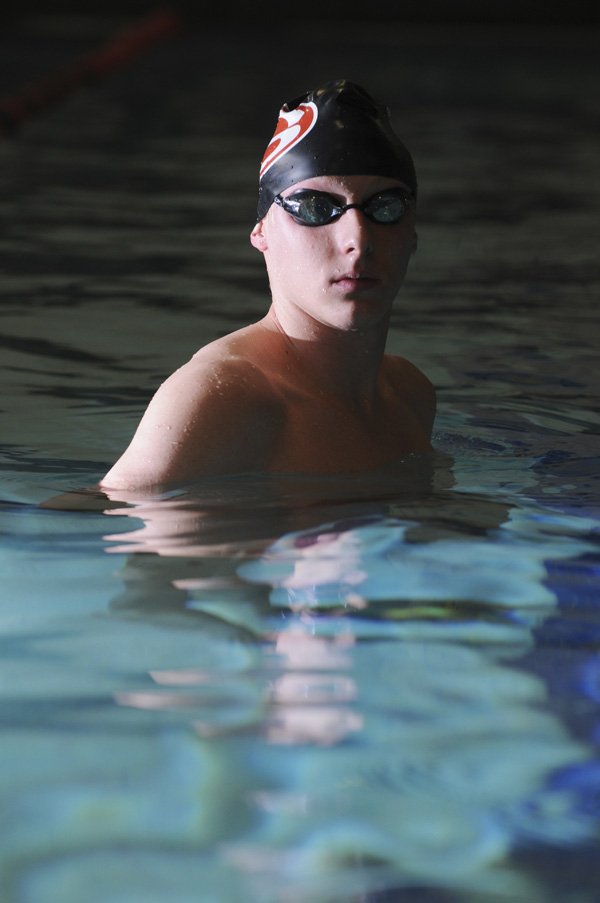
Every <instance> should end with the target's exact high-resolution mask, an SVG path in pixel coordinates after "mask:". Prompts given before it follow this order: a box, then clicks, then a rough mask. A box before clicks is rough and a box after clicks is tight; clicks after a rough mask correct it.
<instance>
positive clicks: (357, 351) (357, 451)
mask: <svg viewBox="0 0 600 903" xmlns="http://www.w3.org/2000/svg"><path fill="white" fill-rule="evenodd" d="M416 192H417V182H416V176H415V170H414V166H413V161H412V158H411V156H410V154H409V152H408V150H407V149H406V148H405V147H404V145H403V144H402V143H401V142H400V140H399V139H398V138H397V137H396V135H395V134H394V132H393V131H392V127H391V124H390V120H389V114H388V111H387V109H386V108H385V107H383V106H381V105H380V104H378V103H376V102H375V101H374V100H373V99H372V98H371V97H370V96H369V95H368V94H367V93H366V92H365V91H364V90H363V89H362V88H360V87H359V86H358V85H356V84H353V83H351V82H348V81H346V80H337V81H333V82H328V83H327V84H325V85H323V86H322V87H319V88H317V89H315V90H314V91H311V92H309V93H308V94H306V95H305V96H302V97H300V98H297V99H296V100H294V101H292V102H290V103H286V104H284V106H283V107H282V109H281V111H280V114H279V119H278V122H277V126H276V129H275V133H274V135H273V137H272V139H271V141H270V143H269V145H268V147H267V149H266V152H265V155H264V158H263V161H262V166H261V171H260V180H259V202H258V217H257V222H256V225H255V226H254V228H253V229H252V232H251V235H250V241H251V243H252V245H253V246H254V248H256V250H257V251H259V252H260V253H261V254H262V255H263V257H264V261H265V265H266V269H267V274H268V278H269V286H270V292H271V304H270V307H269V309H268V312H267V314H266V316H265V317H264V318H263V319H261V320H259V321H257V322H256V323H253V324H251V325H249V326H246V327H244V328H242V329H240V330H238V331H236V332H233V333H231V334H230V335H227V336H225V337H223V338H220V339H218V340H216V341H214V342H212V343H210V344H209V345H206V346H205V347H203V348H201V349H200V350H199V351H198V352H197V353H196V354H195V355H194V356H193V358H192V359H191V360H190V361H189V362H188V363H186V364H184V365H183V366H182V367H181V368H180V369H179V370H177V371H176V372H175V373H174V374H172V375H171V376H170V377H169V378H168V379H167V380H166V381H165V382H164V383H163V384H162V385H161V386H160V388H159V389H158V391H157V392H156V394H155V396H154V398H153V399H152V400H151V402H150V404H149V406H148V408H147V410H146V412H145V414H144V416H143V418H142V420H141V422H140V424H139V426H138V428H137V431H136V433H135V435H134V437H133V439H132V441H131V444H130V445H129V447H128V448H127V449H126V451H125V452H124V453H123V455H122V456H121V457H120V458H119V460H118V461H117V462H116V464H115V465H114V466H113V467H112V468H111V470H109V472H108V473H107V474H106V476H105V477H104V478H103V479H102V481H101V483H100V486H101V488H102V489H103V490H106V491H111V490H139V489H148V490H150V489H156V488H160V487H170V486H176V485H185V484H189V483H191V482H193V481H195V480H197V479H199V478H200V477H202V476H205V475H218V474H235V473H245V472H246V473H248V472H262V473H292V472H296V473H298V472H303V473H318V474H334V473H337V474H339V473H351V472H360V471H372V470H376V469H379V468H384V467H386V466H388V465H391V464H393V462H395V461H397V460H399V459H401V458H402V457H404V456H406V455H409V454H414V453H417V454H425V453H428V452H430V451H431V444H430V438H431V431H432V425H433V419H434V415H435V392H434V389H433V387H432V385H431V383H430V381H429V380H428V379H427V377H426V376H424V374H423V373H421V372H420V371H419V370H418V369H417V367H415V366H414V365H413V364H411V363H410V362H409V361H407V360H405V359H404V358H402V357H397V356H392V355H390V354H386V353H385V344H386V338H387V333H388V328H389V322H390V315H391V311H392V304H393V302H394V299H395V297H396V295H397V293H398V290H399V289H400V286H401V285H402V282H403V279H404V276H405V273H406V270H407V267H408V263H409V260H410V258H411V255H412V254H413V253H414V252H415V250H416V247H417V233H416V229H415V206H416Z"/></svg>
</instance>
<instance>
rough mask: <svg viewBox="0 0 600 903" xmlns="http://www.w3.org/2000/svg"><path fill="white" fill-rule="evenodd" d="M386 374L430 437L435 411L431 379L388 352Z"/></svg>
mask: <svg viewBox="0 0 600 903" xmlns="http://www.w3.org/2000/svg"><path fill="white" fill-rule="evenodd" d="M385 368H386V374H387V377H388V379H389V380H390V383H391V385H392V387H393V390H394V391H395V392H396V393H397V394H398V397H399V398H400V399H401V400H402V401H403V402H404V403H405V404H407V405H408V406H409V407H410V409H411V410H412V411H413V413H414V414H415V416H416V417H417V419H418V420H419V421H420V422H421V424H422V425H423V428H424V429H425V431H426V432H427V436H428V437H431V432H432V429H433V422H434V420H435V412H436V394H435V388H434V386H433V383H432V382H431V380H430V379H429V378H428V377H427V376H426V375H425V374H424V373H423V372H422V370H419V368H418V367H416V366H415V365H414V364H413V363H411V362H410V361H409V360H407V359H406V358H404V357H399V356H396V355H391V354H388V355H386V357H385Z"/></svg>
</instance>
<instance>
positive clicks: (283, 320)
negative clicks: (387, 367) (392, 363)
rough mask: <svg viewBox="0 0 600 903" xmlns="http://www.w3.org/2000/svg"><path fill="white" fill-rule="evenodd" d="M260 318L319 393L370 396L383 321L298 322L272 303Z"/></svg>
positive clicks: (382, 341) (382, 345)
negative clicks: (346, 325) (343, 326)
mask: <svg viewBox="0 0 600 903" xmlns="http://www.w3.org/2000/svg"><path fill="white" fill-rule="evenodd" d="M262 322H263V325H264V326H265V328H267V329H269V330H271V331H275V332H278V333H279V334H280V335H281V336H282V338H283V341H284V346H285V352H284V353H285V354H286V356H287V357H288V359H291V363H292V365H293V366H296V367H297V368H298V369H299V370H301V372H302V374H303V377H304V380H305V381H306V382H309V383H310V385H311V386H312V387H314V388H315V389H316V390H318V391H319V393H320V394H323V395H335V396H337V397H339V398H340V399H343V400H346V401H354V402H356V403H361V402H362V403H364V402H365V401H367V402H368V401H370V400H372V399H373V397H374V394H375V391H376V387H377V379H378V375H379V371H380V367H381V362H382V360H383V355H384V350H385V343H386V338H387V332H388V324H387V322H386V323H385V324H378V325H377V326H370V327H368V328H364V329H353V330H339V329H335V328H333V327H331V326H328V325H326V324H323V323H320V322H319V321H318V320H315V319H313V318H312V317H307V318H305V319H304V320H303V321H302V322H301V323H298V322H297V320H296V319H295V318H291V317H288V316H286V313H285V311H281V310H278V309H277V306H276V305H275V304H272V305H271V308H270V309H269V312H268V313H267V315H266V317H265V318H264V320H263V321H262Z"/></svg>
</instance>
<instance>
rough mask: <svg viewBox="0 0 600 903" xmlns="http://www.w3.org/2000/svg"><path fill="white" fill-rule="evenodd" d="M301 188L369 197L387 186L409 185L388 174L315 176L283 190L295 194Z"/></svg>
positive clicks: (284, 193)
mask: <svg viewBox="0 0 600 903" xmlns="http://www.w3.org/2000/svg"><path fill="white" fill-rule="evenodd" d="M301 188H313V189H315V190H316V191H327V192H328V193H330V194H336V195H341V196H342V197H354V196H360V197H368V196H369V195H371V194H376V193H377V192H378V191H384V190H385V189H386V188H406V189H407V190H408V191H410V189H409V188H408V185H406V184H405V183H404V182H401V181H400V180H399V179H391V178H389V177H388V176H371V175H356V176H314V177H313V178H312V179H304V180H303V181H301V182H296V183H295V184H294V185H292V186H291V188H288V189H286V191H284V192H282V194H283V195H288V194H293V193H294V192H295V191H299V190H300V189H301Z"/></svg>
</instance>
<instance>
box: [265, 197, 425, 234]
mask: <svg viewBox="0 0 600 903" xmlns="http://www.w3.org/2000/svg"><path fill="white" fill-rule="evenodd" d="M274 201H275V203H276V204H279V206H280V207H283V209H284V210H285V212H286V213H289V215H290V216H291V217H292V218H293V219H294V220H295V221H296V222H297V223H300V225H301V226H328V225H329V223H334V222H335V221H336V219H339V218H340V216H343V214H344V213H345V212H346V210H353V209H356V210H360V211H361V212H362V213H364V215H365V216H366V217H367V219H370V220H371V222H373V223H379V225H381V226H393V225H395V224H396V223H399V222H400V220H401V219H402V218H403V217H404V216H405V215H406V213H407V212H408V209H409V208H410V207H411V206H412V205H413V204H414V198H413V197H412V196H411V194H410V193H409V192H408V191H406V189H404V188H388V189H386V190H385V191H379V192H377V194H374V195H373V196H372V197H370V198H367V200H366V201H364V202H363V203H362V204H338V202H337V201H336V199H335V198H334V197H333V195H331V194H328V193H327V192H325V191H313V190H312V189H309V188H301V189H300V190H299V191H296V192H294V194H289V195H288V196H287V197H285V198H284V197H282V195H280V194H278V195H276V196H275V198H274Z"/></svg>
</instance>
